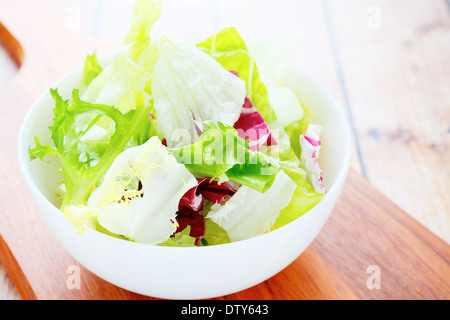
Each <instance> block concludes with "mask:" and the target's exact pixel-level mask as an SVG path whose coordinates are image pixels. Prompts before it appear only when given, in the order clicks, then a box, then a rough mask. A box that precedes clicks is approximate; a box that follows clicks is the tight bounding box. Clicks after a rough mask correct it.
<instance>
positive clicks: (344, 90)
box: [322, 0, 450, 179]
mask: <svg viewBox="0 0 450 320" xmlns="http://www.w3.org/2000/svg"><path fill="white" fill-rule="evenodd" d="M447 1H450V0H447ZM322 4H323V11H324V12H323V13H324V16H325V21H326V27H327V30H328V35H329V37H330V44H331V50H332V52H333V56H334V60H335V63H336V69H337V73H338V78H339V85H340V87H341V91H342V95H343V98H344V103H345V107H346V109H347V114H348V120H349V122H350V127H351V130H352V134H353V138H354V139H355V147H356V153H357V156H358V160H359V164H360V166H361V174H362V175H363V177H364V178H366V179H368V177H367V171H366V166H365V163H364V160H363V156H362V152H361V145H360V142H359V138H358V134H357V131H356V127H355V121H354V119H353V112H352V105H351V103H350V98H349V95H348V89H347V86H346V84H345V80H344V72H343V69H342V63H341V59H340V55H339V51H338V48H337V43H336V37H335V34H334V32H333V21H332V19H331V14H330V7H329V4H328V0H322Z"/></svg>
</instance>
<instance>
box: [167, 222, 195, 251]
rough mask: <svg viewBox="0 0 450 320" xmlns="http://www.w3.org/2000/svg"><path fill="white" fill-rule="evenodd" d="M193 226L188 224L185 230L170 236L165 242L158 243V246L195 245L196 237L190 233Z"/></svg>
mask: <svg viewBox="0 0 450 320" xmlns="http://www.w3.org/2000/svg"><path fill="white" fill-rule="evenodd" d="M190 232H191V227H190V226H187V227H186V228H185V229H184V230H183V231H180V232H178V233H176V234H175V235H174V236H173V237H170V238H169V239H167V240H166V241H164V242H161V243H159V244H158V246H164V247H195V242H196V239H195V238H194V237H191V236H190V235H189V234H190Z"/></svg>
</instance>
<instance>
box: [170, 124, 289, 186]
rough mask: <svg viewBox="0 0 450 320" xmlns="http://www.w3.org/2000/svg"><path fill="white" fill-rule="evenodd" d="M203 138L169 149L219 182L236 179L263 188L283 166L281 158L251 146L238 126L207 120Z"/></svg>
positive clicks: (191, 167) (194, 169)
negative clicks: (242, 136)
mask: <svg viewBox="0 0 450 320" xmlns="http://www.w3.org/2000/svg"><path fill="white" fill-rule="evenodd" d="M204 125H205V126H206V129H205V130H204V131H203V134H202V135H201V137H200V140H199V141H197V142H196V143H194V144H191V145H189V146H186V147H183V148H174V149H170V150H171V152H172V153H173V155H174V156H175V158H176V159H177V160H178V162H180V163H183V164H184V165H185V166H186V167H187V168H188V170H189V171H190V172H192V173H193V174H195V175H199V176H202V177H208V178H211V179H215V178H218V179H219V182H223V181H227V180H229V181H233V182H236V183H239V184H242V185H246V186H248V187H250V188H253V189H255V190H258V191H259V192H264V191H266V190H267V189H268V188H270V186H271V185H272V183H273V181H274V180H275V176H276V174H277V173H278V171H279V170H280V166H279V164H278V162H277V161H276V160H275V159H273V158H271V157H268V156H266V155H265V154H263V153H260V152H253V151H251V150H249V149H248V141H246V140H244V139H242V138H240V137H239V135H238V133H237V131H236V129H234V128H233V127H231V126H227V125H225V124H223V123H221V122H217V123H214V122H211V121H205V122H204Z"/></svg>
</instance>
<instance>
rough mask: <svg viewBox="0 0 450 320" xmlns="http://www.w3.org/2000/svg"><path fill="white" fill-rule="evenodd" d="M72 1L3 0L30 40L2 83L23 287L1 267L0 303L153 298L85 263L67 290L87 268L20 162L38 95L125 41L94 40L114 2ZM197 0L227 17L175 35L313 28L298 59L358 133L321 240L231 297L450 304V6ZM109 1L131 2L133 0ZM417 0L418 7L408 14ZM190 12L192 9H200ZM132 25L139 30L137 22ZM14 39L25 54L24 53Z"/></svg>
mask: <svg viewBox="0 0 450 320" xmlns="http://www.w3.org/2000/svg"><path fill="white" fill-rule="evenodd" d="M61 1H63V2H64V4H65V7H64V6H59V5H58V4H57V2H55V1H50V0H46V1H41V2H40V3H39V4H37V3H36V1H30V0H18V1H14V2H10V1H6V0H0V21H1V22H2V24H3V25H4V26H6V27H7V28H8V29H9V30H10V31H11V33H10V34H12V35H13V36H14V37H13V39H17V40H18V41H17V43H16V44H15V43H14V41H12V42H11V41H7V40H5V39H11V38H8V37H9V36H7V37H5V36H4V35H5V32H0V39H1V40H3V42H2V45H3V48H6V51H8V52H10V53H12V54H11V57H12V58H13V59H14V60H15V61H16V62H17V61H18V62H19V64H20V62H22V63H21V68H20V69H19V70H18V72H17V74H16V75H14V76H12V77H10V78H9V79H8V83H7V85H2V88H0V106H1V108H2V113H3V115H2V117H1V118H0V137H1V138H2V143H3V144H2V147H3V153H4V157H3V158H2V162H1V164H2V166H1V169H0V170H1V175H2V177H3V180H4V183H3V184H2V185H1V188H2V189H1V193H0V200H1V205H2V211H1V214H0V235H1V236H3V238H2V239H0V260H1V261H2V263H3V266H4V268H5V269H6V270H8V274H9V275H10V277H11V279H12V281H13V282H14V285H12V284H11V281H10V280H9V279H7V278H6V277H5V276H4V269H1V268H0V298H6V299H16V298H20V297H19V295H18V293H20V294H21V297H22V298H25V299H142V298H145V297H142V296H139V295H136V294H133V293H130V292H128V291H125V290H122V289H119V288H117V287H115V286H113V285H111V284H108V283H106V282H104V281H103V280H101V279H99V278H98V277H96V276H94V275H93V274H91V273H90V272H89V271H87V270H85V269H83V268H82V267H81V270H82V279H83V280H82V287H81V289H80V290H69V289H67V286H66V280H67V276H68V275H67V273H66V271H67V267H68V266H71V265H77V262H75V261H73V259H72V258H70V257H69V256H68V255H67V253H66V252H65V251H64V250H63V249H62V248H61V247H60V245H59V244H58V243H57V242H56V240H55V239H53V238H52V237H51V236H49V233H48V231H47V229H46V226H45V225H43V222H42V221H41V220H40V217H39V215H38V213H37V212H36V209H35V208H34V206H33V204H32V203H31V201H30V199H29V196H28V194H27V192H26V191H25V188H24V184H23V181H22V178H21V176H20V173H19V170H18V165H17V157H16V151H15V150H16V144H15V143H16V139H17V133H18V129H19V125H20V123H21V120H22V119H23V117H24V115H25V113H26V111H27V110H28V108H29V107H30V106H31V103H32V102H33V101H34V100H35V99H36V98H37V96H38V95H39V94H40V93H41V92H42V91H43V90H44V89H45V88H46V87H47V86H48V85H50V84H51V83H52V82H53V81H54V80H55V79H57V78H58V77H60V76H61V75H63V74H65V73H66V72H68V71H70V70H71V69H73V68H74V67H76V66H78V65H80V64H81V63H82V61H83V60H84V58H85V56H86V54H87V53H91V52H93V51H94V50H95V51H97V53H99V55H102V54H106V53H109V52H112V51H113V50H114V49H115V47H116V45H117V44H113V45H111V44H110V43H111V42H114V41H109V43H102V42H101V41H99V39H94V38H93V37H92V33H91V34H90V35H87V34H86V33H90V32H89V30H94V32H93V34H94V36H95V35H100V34H105V32H106V31H105V29H104V28H105V27H102V25H101V24H99V22H98V21H97V22H95V21H96V20H95V19H98V17H99V15H100V16H102V14H104V13H105V12H108V10H112V9H111V7H109V8H107V7H105V6H107V5H106V4H105V2H104V1H101V2H98V1H78V2H76V4H73V3H74V2H73V1H69V0H61ZM95 3H97V4H95ZM99 3H100V4H101V6H99ZM127 3H128V2H127ZM166 3H167V4H168V5H166V9H165V10H166V11H168V12H169V13H168V15H169V16H170V15H172V16H171V17H170V18H171V19H172V18H173V16H174V15H175V16H176V14H178V16H179V18H180V19H182V16H181V14H180V12H179V11H177V10H175V9H174V8H176V5H178V9H180V8H182V7H180V5H182V4H181V2H180V1H170V0H169V1H166ZM193 3H195V4H197V5H198V6H199V7H201V10H203V11H201V10H200V11H199V12H197V15H198V18H199V19H201V17H202V16H204V13H205V12H207V11H212V12H215V15H214V16H213V17H212V18H211V17H209V18H208V19H206V20H205V21H203V20H202V22H201V23H203V24H205V25H206V27H205V28H202V29H201V31H195V30H198V26H196V24H195V23H192V25H190V26H188V27H186V28H184V29H183V31H181V33H180V31H178V29H179V28H178V26H176V25H175V26H173V25H172V29H170V26H171V25H170V24H169V23H168V20H171V19H169V17H167V18H164V17H161V20H162V21H161V24H162V26H164V30H168V33H169V34H170V33H172V34H171V35H172V37H173V38H177V37H179V38H181V39H188V40H191V39H189V38H192V40H195V39H198V38H204V37H206V36H208V35H210V34H211V33H213V32H214V31H216V30H218V29H220V28H222V27H226V26H229V25H235V26H237V27H238V30H240V32H241V33H243V34H245V35H246V39H248V38H249V39H251V40H253V39H258V38H261V36H262V35H265V32H263V31H264V30H268V29H269V27H270V26H267V25H266V24H265V22H264V21H267V19H268V18H270V17H271V16H282V15H286V19H284V20H280V24H279V26H277V28H272V29H271V30H268V35H275V34H276V32H277V31H280V32H283V31H289V28H293V29H295V30H296V31H298V30H309V32H310V35H309V36H307V37H305V39H304V42H303V43H302V45H300V46H299V47H298V48H297V49H296V51H295V55H294V59H293V63H294V65H296V66H298V67H300V68H301V69H303V70H305V71H306V72H308V73H309V74H311V75H313V76H314V77H315V78H317V79H318V80H319V81H320V82H322V83H323V84H324V85H325V86H326V87H327V88H329V90H330V91H331V92H332V93H333V94H334V95H335V97H336V98H337V99H338V101H340V102H341V104H342V106H343V107H344V111H345V112H346V114H347V116H348V117H349V120H350V122H351V123H352V126H353V130H354V139H355V150H354V151H355V152H354V157H353V159H352V168H353V169H352V170H351V172H350V176H349V179H348V181H347V183H346V185H345V187H344V190H343V194H342V197H341V199H340V200H339V202H338V205H337V208H336V210H335V212H334V213H333V214H332V217H331V219H330V220H329V221H328V223H327V225H326V226H325V228H324V230H323V231H322V232H321V233H320V235H319V237H318V238H317V239H316V240H315V241H314V243H313V244H312V246H311V247H310V248H309V249H307V251H306V252H305V253H304V254H302V256H300V257H299V258H298V259H297V260H296V261H295V262H294V263H293V264H292V265H290V266H289V267H288V268H286V269H285V270H284V271H282V272H281V273H279V274H278V275H276V276H274V277H273V278H271V279H269V280H268V281H266V282H264V283H262V284H260V285H258V286H256V287H254V288H251V289H249V290H245V291H243V292H241V293H237V294H235V295H231V296H227V297H223V298H224V299H230V298H232V299H403V298H412V299H448V298H449V296H450V287H449V279H450V269H449V260H450V256H449V254H450V253H449V246H448V244H447V243H446V241H447V242H448V241H449V239H450V237H449V220H450V217H449V212H450V204H449V199H448V197H446V195H445V190H448V189H449V187H450V177H449V171H448V170H449V169H448V163H449V161H448V160H449V159H448V143H449V140H448V139H449V134H448V133H449V132H448V127H446V126H448V124H449V123H450V119H449V113H448V109H449V101H450V99H449V96H448V94H449V93H448V90H446V88H448V85H449V79H448V68H449V67H450V64H449V61H448V58H446V57H448V56H450V55H449V54H448V53H450V52H449V48H450V47H449V45H448V44H449V36H448V35H449V32H448V28H449V21H450V19H449V15H448V8H447V7H446V2H445V1H438V0H430V1H420V0H419V1H417V0H415V1H407V4H406V3H405V1H399V0H398V1H351V0H345V1H342V2H339V4H338V3H337V2H333V1H327V0H323V1H304V0H302V1H282V2H277V6H274V4H273V1H260V2H258V3H259V6H256V3H255V1H245V2H238V1H234V0H232V1H211V2H208V4H207V5H205V3H206V2H205V1H193ZM108 4H109V5H110V6H114V5H115V6H124V7H126V8H128V9H127V10H128V11H129V8H130V5H129V3H128V4H125V2H124V1H117V0H115V1H109V2H108ZM171 4H172V5H171ZM237 5H239V6H240V7H241V8H242V10H241V11H239V12H235V10H233V9H234V8H236V6H237ZM405 7H406V8H407V10H406V9H405V10H401V9H402V8H405ZM184 8H185V9H186V10H192V8H190V9H189V7H188V6H187V5H185V7H184ZM251 9H254V10H253V11H252V10H251ZM127 10H124V11H127ZM183 10H184V9H183ZM255 10H256V13H255V12H254V11H255ZM250 11H252V12H253V13H254V14H257V15H258V19H256V18H255V19H253V20H252V23H253V24H250V23H249V22H248V21H246V19H247V20H248V19H249V18H248V12H250ZM19 12H20V15H19V14H18V13H19ZM183 12H184V11H183ZM423 12H426V13H427V14H423ZM218 13H220V14H218ZM310 13H315V14H310ZM43 16H45V17H48V19H42V17H43ZM297 16H298V17H301V19H300V18H297ZM164 19H166V20H164ZM109 20H110V23H112V21H115V20H114V19H112V18H110V19H109ZM124 20H125V22H126V19H124ZM172 21H173V20H172ZM115 28H118V26H116V27H115ZM122 28H125V30H126V29H127V25H125V26H123V27H122ZM273 29H275V30H273ZM156 31H157V32H158V30H156ZM177 32H178V33H177ZM8 33H9V32H8ZM203 33H204V36H203ZM116 34H117V33H116ZM1 35H3V37H2V36H1ZM6 35H7V34H6ZM103 38H105V37H103ZM108 40H109V39H108ZM111 40H114V39H113V37H111ZM118 42H119V43H120V41H118ZM11 43H12V47H16V48H20V49H19V50H18V51H17V50H11V49H10V47H11V45H8V44H11ZM17 44H20V46H17ZM20 50H22V53H21V51H20ZM16 51H17V52H16ZM14 52H16V53H14ZM14 55H15V56H16V58H15V57H14ZM21 55H22V58H21V59H17V57H20V56H21ZM23 57H24V58H23ZM0 66H2V65H1V64H0ZM424 150H426V152H424ZM386 164H389V165H386ZM361 175H363V176H364V177H365V179H364V178H361ZM367 180H369V181H370V182H371V184H369V183H368V182H367ZM372 185H375V186H376V187H378V188H379V189H380V190H381V191H382V192H383V193H384V194H386V195H387V197H386V196H383V195H382V194H381V193H380V192H379V191H377V190H376V189H375V188H374V187H373V186H372ZM388 198H390V200H394V201H395V204H394V203H393V202H391V201H390V200H389V199H388ZM402 209H406V211H407V212H408V213H405V212H404V211H403V210H402ZM410 216H413V217H414V218H416V219H417V220H418V221H419V222H416V221H415V220H413V219H411V218H410ZM18 221H20V223H18ZM421 224H423V225H425V226H427V227H428V229H430V230H432V231H433V232H434V233H435V234H436V235H438V236H439V237H441V238H442V239H444V241H442V240H440V239H438V238H437V237H436V236H435V235H433V234H431V233H430V232H429V231H428V230H427V229H426V228H424V227H423V226H421ZM24 231H26V232H24ZM371 266H375V267H377V268H379V270H380V271H381V289H372V290H371V289H369V288H368V286H367V281H368V278H369V277H370V272H369V273H368V270H369V271H370V270H372V269H370V268H371ZM368 268H369V269H368ZM2 272H3V274H2Z"/></svg>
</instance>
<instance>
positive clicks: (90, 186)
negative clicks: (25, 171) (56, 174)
mask: <svg viewBox="0 0 450 320" xmlns="http://www.w3.org/2000/svg"><path fill="white" fill-rule="evenodd" d="M50 92H51V94H52V96H53V98H54V100H55V108H54V114H55V117H54V120H53V125H52V126H50V127H49V129H50V132H51V140H52V141H53V144H54V145H53V146H52V145H49V144H42V143H41V142H40V141H39V139H38V138H37V137H35V142H36V146H35V147H34V148H31V147H30V149H29V155H30V159H31V160H33V159H36V158H39V159H41V160H44V157H46V156H48V155H52V154H54V155H56V157H57V158H58V159H59V161H60V162H61V167H62V174H63V179H64V183H65V189H66V192H65V194H64V195H63V196H62V206H61V207H62V208H64V207H65V206H67V205H69V204H72V205H73V204H75V205H76V204H79V203H86V201H87V199H88V198H89V195H90V193H91V192H92V190H94V189H95V187H96V186H97V184H98V182H99V180H100V179H101V178H102V176H103V175H104V174H105V172H106V171H107V170H108V168H109V167H110V165H111V164H112V163H113V161H114V159H115V158H116V157H117V155H119V153H120V152H122V150H123V149H124V148H125V146H126V144H127V143H128V141H129V140H130V139H131V138H132V137H133V136H134V135H135V134H136V133H137V132H139V131H140V130H141V129H140V128H141V126H142V125H143V124H144V123H145V121H147V120H146V118H147V114H148V112H149V108H145V107H140V108H137V109H136V110H131V111H129V112H127V113H126V114H123V113H121V112H120V111H118V110H117V109H116V108H115V107H113V106H107V105H102V104H92V103H88V102H85V101H82V100H81V99H80V97H79V93H78V90H77V89H75V90H73V94H72V102H70V101H69V100H64V99H62V97H61V96H60V95H59V94H58V91H57V90H56V89H52V90H50ZM85 114H91V117H90V118H92V120H91V121H90V122H89V123H88V124H87V126H83V127H81V128H80V126H78V125H77V122H76V118H77V117H78V116H80V115H85ZM103 117H107V119H109V120H108V121H111V122H112V123H113V124H114V131H113V134H112V135H111V137H110V139H109V140H107V142H106V143H102V144H96V143H93V144H92V145H90V144H85V145H83V144H82V143H80V142H82V140H83V137H85V136H86V134H88V133H89V131H90V130H91V129H92V128H93V127H94V125H95V124H96V122H98V121H101V119H102V118H103ZM80 146H83V147H82V148H80ZM94 159H95V161H94Z"/></svg>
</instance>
